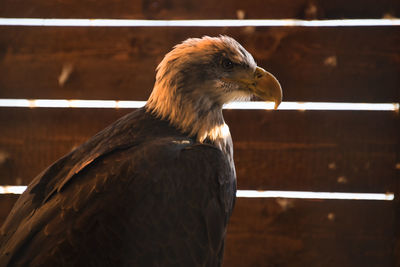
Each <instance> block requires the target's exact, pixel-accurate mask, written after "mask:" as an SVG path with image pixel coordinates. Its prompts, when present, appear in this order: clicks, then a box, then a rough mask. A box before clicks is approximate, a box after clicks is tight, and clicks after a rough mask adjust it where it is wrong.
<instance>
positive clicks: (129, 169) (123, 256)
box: [0, 137, 236, 266]
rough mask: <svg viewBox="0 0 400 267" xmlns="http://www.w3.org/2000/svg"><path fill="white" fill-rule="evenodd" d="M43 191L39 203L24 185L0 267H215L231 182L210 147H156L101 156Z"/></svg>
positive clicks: (179, 142)
mask: <svg viewBox="0 0 400 267" xmlns="http://www.w3.org/2000/svg"><path fill="white" fill-rule="evenodd" d="M69 161H70V160H69V159H68V157H66V158H63V159H61V160H60V162H56V163H55V164H54V165H53V166H52V167H50V169H51V168H53V170H52V172H53V173H54V175H55V176H57V175H58V173H57V170H60V171H61V170H64V171H65V169H66V168H67V169H73V168H75V167H76V166H75V165H70V166H69V165H68V164H70V163H69ZM61 166H62V168H61ZM61 180H62V179H61ZM50 181H51V179H50ZM48 184H49V185H51V187H54V188H42V190H45V191H46V192H52V193H51V195H50V196H48V197H46V198H45V199H41V200H42V202H41V203H40V204H39V203H37V202H35V194H37V192H32V187H33V186H30V188H28V190H27V191H26V192H25V193H24V194H23V195H22V196H21V198H20V200H19V201H18V202H17V203H16V205H15V207H14V208H13V212H12V213H11V214H10V216H9V218H8V219H7V221H6V223H5V224H4V226H3V229H2V234H3V237H2V238H3V241H2V243H3V244H2V250H1V254H0V266H13V265H20V264H22V265H24V264H27V263H29V264H31V266H65V265H69V266H70V265H82V266H124V265H130V266H169V265H170V266H197V265H199V266H200V265H201V266H204V265H206V266H219V265H220V264H221V261H222V253H223V244H224V238H225V231H226V230H225V229H226V225H227V222H228V219H229V216H230V214H231V212H232V209H233V205H234V198H235V191H236V183H235V174H234V169H233V166H231V165H230V163H229V160H228V159H227V158H226V156H225V155H224V154H223V153H222V152H221V151H220V150H219V149H217V148H216V147H214V146H211V145H206V144H193V143H192V140H191V139H184V138H181V137H179V138H173V137H168V138H163V139H155V140H154V141H151V142H145V143H141V144H136V145H133V146H131V147H127V148H124V149H115V150H110V151H108V153H107V154H105V155H100V156H99V157H97V158H96V159H95V160H93V161H91V162H90V163H88V164H86V165H85V167H84V168H82V169H81V170H80V171H79V172H77V173H76V174H74V176H73V177H72V178H69V182H68V183H67V184H65V185H64V186H63V187H62V189H61V190H54V189H55V188H56V187H57V186H59V185H58V184H57V183H48Z"/></svg>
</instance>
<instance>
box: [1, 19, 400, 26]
mask: <svg viewBox="0 0 400 267" xmlns="http://www.w3.org/2000/svg"><path fill="white" fill-rule="evenodd" d="M0 26H61V27H63V26H68V27H248V26H255V27H257V26H259V27H272V26H275V27H355V26H358V27H365V26H367V27H368V26H400V19H396V18H393V19H334V20H298V19H243V20H237V19H215V20H137V19H44V18H0Z"/></svg>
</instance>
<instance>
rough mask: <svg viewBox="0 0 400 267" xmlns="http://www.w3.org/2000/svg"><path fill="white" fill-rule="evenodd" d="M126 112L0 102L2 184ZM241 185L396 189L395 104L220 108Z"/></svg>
mask: <svg viewBox="0 0 400 267" xmlns="http://www.w3.org/2000/svg"><path fill="white" fill-rule="evenodd" d="M127 112H129V111H128V110H117V109H57V108H55V109H51V108H37V109H21V108H3V109H0V128H2V129H3V130H2V131H1V133H0V152H1V153H2V155H3V158H4V160H3V164H1V165H0V179H1V181H0V184H26V183H28V182H29V181H30V180H31V179H33V177H34V176H35V175H37V174H38V173H39V172H40V171H42V170H43V169H44V168H45V167H47V166H48V165H49V164H51V163H52V162H53V161H55V160H56V159H57V158H59V157H61V156H62V155H64V154H65V153H68V152H69V151H70V150H71V149H72V148H73V147H75V146H78V145H79V144H81V143H83V142H84V141H85V140H86V139H88V138H89V137H90V136H92V135H94V134H95V133H96V132H97V131H99V130H101V129H102V128H104V127H105V126H107V125H108V124H109V123H111V122H112V121H114V120H116V119H117V118H118V117H120V116H122V115H123V114H125V113H127ZM224 114H225V118H226V121H227V123H228V125H229V126H230V129H231V133H232V136H233V139H234V146H235V147H234V148H235V155H234V156H235V162H236V168H237V174H238V186H239V188H240V189H253V190H254V189H276V190H314V191H315V190H317V191H331V190H334V191H355V192H386V191H391V192H393V190H395V187H396V185H395V182H396V175H398V170H397V169H396V164H397V163H398V158H397V156H398V151H399V150H400V149H399V148H400V145H399V136H400V129H399V127H400V124H399V114H398V113H395V112H346V111H342V112H328V111H326V112H312V111H310V112H298V111H238V110H225V111H224Z"/></svg>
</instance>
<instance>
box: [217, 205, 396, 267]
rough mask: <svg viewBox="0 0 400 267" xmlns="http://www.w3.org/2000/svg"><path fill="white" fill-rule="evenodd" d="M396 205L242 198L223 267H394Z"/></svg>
mask: <svg viewBox="0 0 400 267" xmlns="http://www.w3.org/2000/svg"><path fill="white" fill-rule="evenodd" d="M393 211H394V210H393V203H391V202H382V201H309V200H288V199H255V200H254V199H238V201H237V205H236V207H235V210H234V213H233V217H232V219H231V222H230V225H229V227H228V237H227V244H226V249H225V259H224V260H225V261H224V266H237V267H240V266H282V267H284V266H299V267H301V266H326V267H331V266H332V267H333V266H344V267H350V266H376V267H378V266H395V265H394V261H395V258H394V255H393V249H394V240H395V237H394V232H395V227H394V216H395V214H394V212H393Z"/></svg>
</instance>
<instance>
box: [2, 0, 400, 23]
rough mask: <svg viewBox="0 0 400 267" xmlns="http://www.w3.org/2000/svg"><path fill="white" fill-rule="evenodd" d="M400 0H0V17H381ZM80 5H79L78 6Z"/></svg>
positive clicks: (399, 10) (396, 10)
mask: <svg viewBox="0 0 400 267" xmlns="http://www.w3.org/2000/svg"><path fill="white" fill-rule="evenodd" d="M399 6H400V5H399V2H398V1H396V0H381V1H379V4H378V3H377V2H376V1H373V0H363V1H362V0H355V1H351V2H349V1H345V0H339V1H323V0H314V1H308V0H290V1H289V0H287V1H273V0H268V1H259V0H249V1H240V0H233V1H219V2H215V1H212V0H206V1H194V0H190V1H183V0H169V1H166V0H162V1H156V0H146V1H139V0H136V1H128V0H118V1H88V0H86V1H78V0H72V1H68V2H65V1H57V2H48V1H44V0H41V1H32V0H31V1H21V0H3V1H2V5H1V6H0V17H40V18H133V19H143V18H146V19H235V18H237V17H238V15H237V14H238V10H242V11H243V12H244V17H245V18H248V19H262V18H273V19H282V18H303V19H304V18H305V19H314V18H320V19H335V18H339V19H340V18H381V17H382V16H384V15H386V14H391V15H392V16H399V15H400V7H399ZM78 7H79V8H78Z"/></svg>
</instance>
